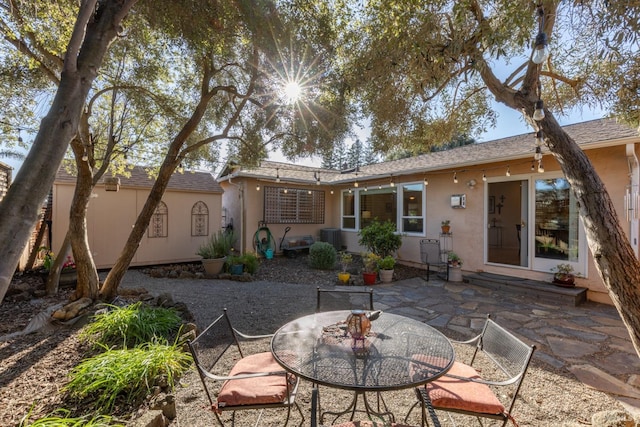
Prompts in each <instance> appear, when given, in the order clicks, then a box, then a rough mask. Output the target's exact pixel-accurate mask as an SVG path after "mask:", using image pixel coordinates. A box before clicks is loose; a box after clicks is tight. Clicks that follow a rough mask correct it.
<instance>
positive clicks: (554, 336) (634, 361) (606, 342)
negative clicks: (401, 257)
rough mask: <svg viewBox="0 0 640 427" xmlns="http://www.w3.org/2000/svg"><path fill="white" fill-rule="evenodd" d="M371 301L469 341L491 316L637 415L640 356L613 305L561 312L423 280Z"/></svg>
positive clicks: (378, 290)
mask: <svg viewBox="0 0 640 427" xmlns="http://www.w3.org/2000/svg"><path fill="white" fill-rule="evenodd" d="M374 304H375V307H376V308H377V309H381V310H385V311H389V312H392V313H397V314H403V315H406V316H410V317H413V318H417V319H421V320H423V321H425V322H426V323H428V324H430V325H432V326H434V327H438V328H446V329H449V330H453V331H458V332H459V333H460V334H462V335H463V336H466V337H471V336H474V335H476V334H477V333H478V332H479V330H480V329H481V328H482V325H483V324H484V320H485V318H486V315H487V313H491V318H492V319H493V320H495V321H496V322H498V323H500V324H501V325H503V326H504V327H506V328H507V329H509V330H510V331H512V332H513V333H514V334H515V335H517V336H519V337H520V338H521V339H523V340H524V341H525V342H527V343H528V344H535V345H536V351H535V353H534V358H537V359H539V360H542V361H544V362H546V363H548V364H550V365H552V366H555V367H557V368H562V367H564V368H566V369H568V370H569V371H570V372H572V373H573V374H574V375H575V376H576V378H577V379H578V380H579V381H581V382H583V383H584V384H586V385H588V386H590V387H593V388H595V389H598V390H601V391H604V392H606V393H609V394H612V395H615V397H616V398H617V399H618V400H619V401H620V402H621V403H622V404H623V406H625V408H626V409H627V410H628V411H629V412H632V413H634V414H640V358H639V357H638V355H637V353H636V351H635V349H634V348H633V345H632V344H631V340H630V338H629V334H628V332H627V329H626V328H625V326H624V325H623V323H622V321H621V320H620V316H619V314H618V312H617V311H616V309H615V308H614V307H612V306H608V305H605V304H597V303H591V302H587V303H585V304H582V305H580V306H578V307H565V306H563V307H558V306H554V305H551V304H548V303H541V302H536V301H534V300H532V299H531V298H529V297H526V296H519V295H517V294H509V295H507V294H506V293H504V292H503V293H498V292H496V291H493V290H490V289H486V288H482V287H478V286H473V285H469V284H467V283H452V282H449V283H447V282H444V281H441V280H431V281H429V282H425V281H424V280H423V279H420V278H416V279H409V280H405V281H401V282H395V283H393V284H390V285H376V287H375V288H374Z"/></svg>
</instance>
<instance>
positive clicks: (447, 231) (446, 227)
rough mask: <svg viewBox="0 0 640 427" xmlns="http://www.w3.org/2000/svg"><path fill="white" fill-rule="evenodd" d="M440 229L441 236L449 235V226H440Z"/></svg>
mask: <svg viewBox="0 0 640 427" xmlns="http://www.w3.org/2000/svg"><path fill="white" fill-rule="evenodd" d="M440 228H442V234H449V233H450V232H451V226H450V225H442V226H441V227H440Z"/></svg>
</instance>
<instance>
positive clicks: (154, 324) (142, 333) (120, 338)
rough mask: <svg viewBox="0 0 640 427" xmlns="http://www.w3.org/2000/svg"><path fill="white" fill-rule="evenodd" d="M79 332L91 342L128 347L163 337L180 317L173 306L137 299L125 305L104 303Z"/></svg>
mask: <svg viewBox="0 0 640 427" xmlns="http://www.w3.org/2000/svg"><path fill="white" fill-rule="evenodd" d="M108 307H109V308H110V310H109V311H107V312H104V313H100V314H97V315H95V316H94V318H93V322H91V323H89V324H88V325H87V326H85V327H84V329H83V330H82V331H81V332H80V338H81V339H85V340H87V341H90V342H92V343H93V344H94V345H95V346H99V347H106V348H113V347H122V348H131V347H135V346H137V345H140V344H143V343H146V342H149V341H152V340H158V339H160V338H164V339H165V341H166V340H167V339H168V336H169V334H170V333H172V332H174V331H177V330H178V329H179V327H180V324H181V322H182V319H181V318H180V316H179V315H178V314H177V313H176V311H175V310H173V309H169V308H163V307H151V306H148V305H145V304H143V303H142V302H137V303H135V304H131V305H128V306H126V307H117V306H112V305H109V306H108Z"/></svg>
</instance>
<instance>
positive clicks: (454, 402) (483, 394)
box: [426, 362, 505, 414]
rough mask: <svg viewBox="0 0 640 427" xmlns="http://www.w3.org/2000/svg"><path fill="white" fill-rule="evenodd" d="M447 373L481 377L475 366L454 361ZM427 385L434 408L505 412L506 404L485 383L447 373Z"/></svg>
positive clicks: (474, 377)
mask: <svg viewBox="0 0 640 427" xmlns="http://www.w3.org/2000/svg"><path fill="white" fill-rule="evenodd" d="M447 375H456V376H459V377H464V378H473V379H480V375H478V372H477V371H476V370H475V369H474V368H472V367H471V366H469V365H465V364H464V363H460V362H454V364H453V367H452V368H451V369H450V370H449V371H448V372H447ZM426 387H427V392H428V393H429V398H430V399H431V403H432V404H433V407H434V408H442V409H459V410H463V411H471V412H479V413H482V414H504V410H505V408H504V405H503V404H502V403H500V401H499V400H498V398H497V397H496V395H495V394H494V393H493V391H491V389H490V388H489V387H488V386H487V385H485V384H480V383H476V382H472V381H465V380H460V379H456V378H451V377H447V376H446V375H445V376H442V377H440V378H438V379H437V380H435V381H432V382H430V383H427V384H426Z"/></svg>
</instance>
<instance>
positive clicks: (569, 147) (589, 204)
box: [540, 114, 640, 355]
mask: <svg viewBox="0 0 640 427" xmlns="http://www.w3.org/2000/svg"><path fill="white" fill-rule="evenodd" d="M540 124H541V127H542V130H543V131H544V133H545V135H546V136H547V137H548V140H549V142H548V145H549V148H550V149H551V151H552V152H553V154H554V156H555V157H556V159H557V160H558V162H559V163H560V165H561V167H562V172H563V173H564V175H565V176H566V178H567V179H568V180H569V183H570V184H571V189H572V190H573V192H574V193H575V195H576V197H577V199H578V203H579V206H580V217H581V218H582V221H583V223H584V225H585V231H586V235H587V242H588V244H589V249H590V250H591V253H592V254H593V258H594V260H595V263H596V267H597V269H598V273H599V275H600V277H601V278H602V280H603V281H604V284H605V286H606V287H607V290H608V291H609V296H611V299H612V300H613V303H614V305H615V307H616V308H617V309H618V312H619V313H620V316H621V318H622V321H623V322H624V324H625V326H626V327H627V329H628V330H629V334H630V337H631V341H632V343H633V346H634V347H635V349H636V352H637V353H638V355H640V287H639V286H638V283H640V262H639V261H638V259H637V258H636V256H635V253H634V251H633V248H632V247H631V244H630V242H629V239H628V238H627V237H626V235H625V233H624V230H623V229H622V227H621V226H620V221H619V218H618V216H617V214H616V211H615V208H614V206H613V203H612V201H611V197H610V196H609V193H608V192H607V190H606V188H605V186H604V183H603V182H602V180H601V179H600V177H599V176H598V175H597V174H596V173H595V172H594V168H593V165H592V164H591V162H590V161H589V158H588V157H587V155H586V154H585V153H584V152H583V151H582V150H581V149H580V147H579V146H578V144H576V143H575V141H573V140H572V139H571V138H570V137H569V135H568V134H567V133H566V132H565V131H564V130H563V129H562V127H561V126H560V125H559V124H558V122H557V121H556V120H555V118H554V117H553V116H552V115H551V114H547V117H546V118H545V119H544V120H543V121H542V122H541V123H540Z"/></svg>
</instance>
